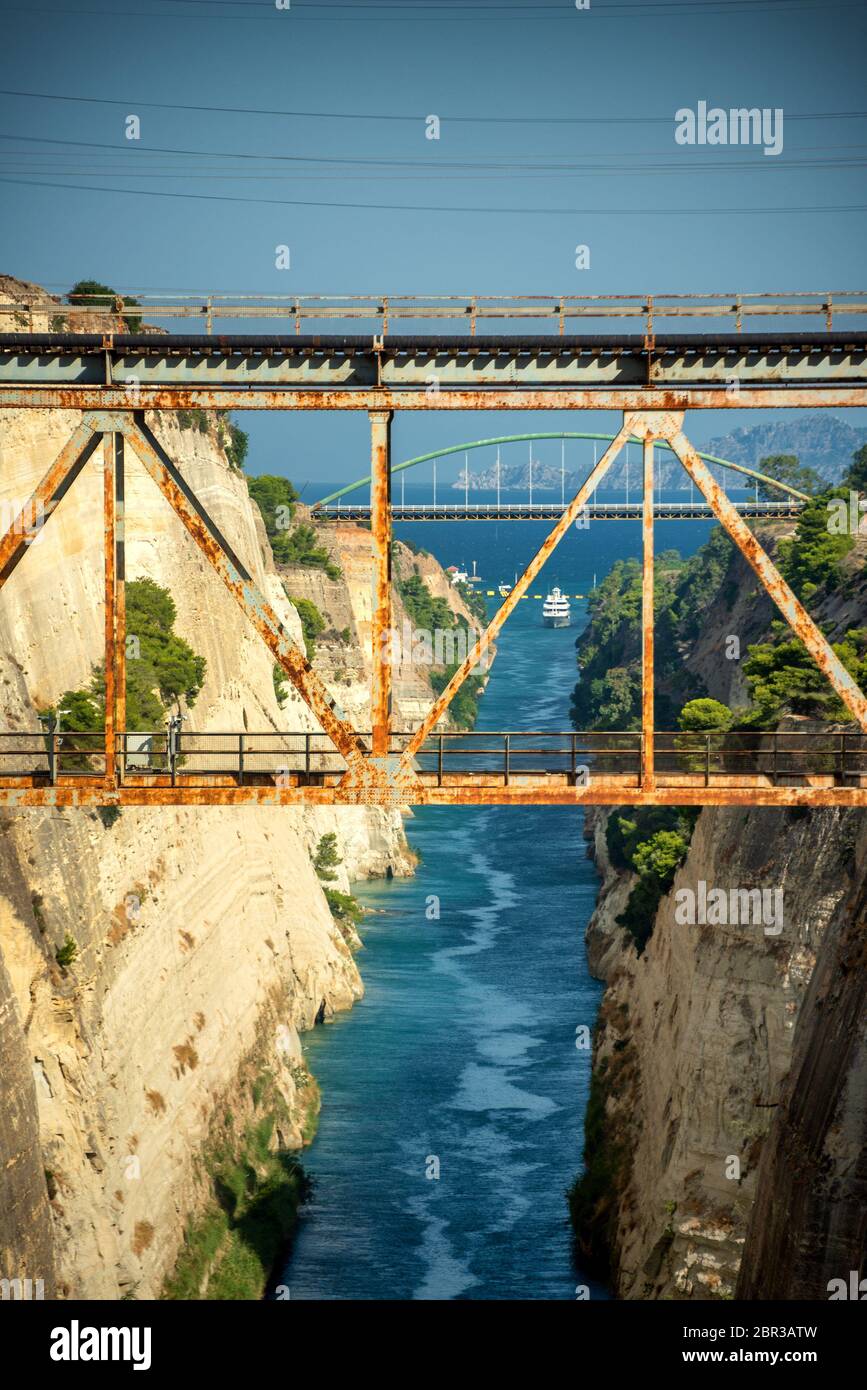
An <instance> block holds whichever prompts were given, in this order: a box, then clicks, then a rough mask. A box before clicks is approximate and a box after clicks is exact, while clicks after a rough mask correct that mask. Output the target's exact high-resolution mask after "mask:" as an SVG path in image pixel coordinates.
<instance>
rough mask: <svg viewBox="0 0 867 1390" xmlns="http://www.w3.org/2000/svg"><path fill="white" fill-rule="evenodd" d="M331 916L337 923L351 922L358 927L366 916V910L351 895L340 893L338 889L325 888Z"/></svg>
mask: <svg viewBox="0 0 867 1390" xmlns="http://www.w3.org/2000/svg"><path fill="white" fill-rule="evenodd" d="M322 891H323V893H324V894H325V899H326V901H327V903H328V906H329V907H330V909H331V915H332V917H333V918H334V919H335V920H336V921H337V922H351V923H352V925H353V926H356V925H357V924H358V923H359V922H360V921H361V919H362V917H363V916H364V908H363V907H362V906H361V903H360V902H359V901H358V899H357V898H353V897H352V895H351V893H340V892H338V890H337V889H336V888H323V890H322Z"/></svg>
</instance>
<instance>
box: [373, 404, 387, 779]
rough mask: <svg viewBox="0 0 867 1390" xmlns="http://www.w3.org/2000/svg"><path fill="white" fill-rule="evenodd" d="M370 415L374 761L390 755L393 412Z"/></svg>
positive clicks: (374, 412)
mask: <svg viewBox="0 0 867 1390" xmlns="http://www.w3.org/2000/svg"><path fill="white" fill-rule="evenodd" d="M369 414H370V463H371V467H370V474H371V482H370V529H371V540H372V551H373V587H374V594H373V621H372V624H371V642H372V653H371V655H372V661H373V664H372V668H371V669H372V673H373V676H372V686H371V692H370V713H371V720H372V724H371V727H372V730H373V741H372V746H371V752H372V754H373V756H374V757H375V758H384V757H387V755H388V750H389V735H390V724H391V674H392V672H391V663H392V657H393V652H392V646H393V642H392V634H391V627H392V613H391V419H392V412H391V411H390V410H371V411H370V412H369Z"/></svg>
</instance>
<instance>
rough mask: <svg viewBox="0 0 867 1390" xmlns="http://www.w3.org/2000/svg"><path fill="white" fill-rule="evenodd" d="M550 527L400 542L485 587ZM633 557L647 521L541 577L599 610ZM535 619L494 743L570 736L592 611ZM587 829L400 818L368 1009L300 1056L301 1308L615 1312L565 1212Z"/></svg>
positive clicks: (588, 903)
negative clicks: (539, 1307)
mask: <svg viewBox="0 0 867 1390" xmlns="http://www.w3.org/2000/svg"><path fill="white" fill-rule="evenodd" d="M407 500H409V498H408V499H407ZM547 529H548V527H546V526H545V525H544V524H539V525H537V524H536V523H505V524H502V525H496V524H492V523H488V522H484V523H473V524H470V523H460V524H450V523H435V524H434V525H429V526H427V527H424V526H421V525H414V526H402V527H400V528H399V532H398V534H399V535H400V536H401V538H404V539H406V538H409V539H412V540H413V541H414V542H415V543H416V544H418V545H422V546H425V547H426V548H427V549H432V550H434V552H435V553H436V555H437V558H438V559H439V560H440V561H441V562H442V563H443V564H450V563H457V564H461V565H463V564H464V563H466V564H467V566H468V567H471V561H472V560H473V559H476V561H477V564H478V569H479V572H480V573H481V574H482V575H483V576H484V578H485V580H489V581H490V583H489V584H486V586H485V587H493V586H494V584H495V582H498V581H500V580H502V579H509V580H510V579H511V578H512V574H513V572H514V570H515V569H516V568H517V569H519V570H520V569H521V568H523V565H524V564H525V563H526V560H527V559H528V558H529V556H530V555H531V554H532V552H533V550H534V549H535V548H536V546H537V545H538V543H539V542H540V541H541V540H542V538H543V536H544V534H545V533H546V532H547ZM657 530H658V537H657V546H658V548H659V549H660V550H661V549H664V548H665V547H666V546H671V545H675V544H676V545H678V546H679V548H680V549H681V551H682V552H683V553H691V552H692V551H693V550H694V549H695V548H696V547H697V545H699V544H700V543H701V541H702V540H704V539H705V538H706V536H707V534H708V531H709V526H708V524H706V523H684V524H682V525H678V524H676V523H665V524H660V525H659V527H658V528H657ZM639 546H640V529H639V527H637V526H636V525H631V524H630V523H628V522H624V523H616V522H605V523H597V524H596V525H595V526H592V527H591V528H590V529H589V530H588V531H584V532H575V531H573V532H571V533H570V534H569V536H567V538H566V539H565V540H564V541H563V543H562V545H561V547H560V549H559V550H558V552H557V554H556V557H555V559H554V560H552V561H551V562H550V564H549V567H548V569H547V570H546V571H545V573H544V576H543V577H544V579H545V581H546V583H551V584H553V583H559V584H561V586H562V587H563V588H564V589H566V590H567V591H569V592H573V593H574V592H581V593H586V592H587V590H588V589H589V587H590V585H591V584H592V577H593V572H594V571H596V572H597V573H598V576H599V578H600V580H601V578H602V577H603V575H604V574H605V573H606V572H607V570H608V569H609V568H610V566H611V564H612V563H613V560H614V559H616V558H618V557H619V556H622V555H626V554H638V553H639V552H638V547H639ZM533 589H534V590H535V591H537V592H539V591H541V592H544V586H542V587H541V588H540V585H539V584H536V585H534V586H533ZM540 610H541V604H539V603H536V602H534V601H532V600H531V601H528V602H526V603H522V604H519V605H518V610H517V612H516V613H515V615H514V617H513V618H510V619H509V622H508V623H507V624H506V626H505V628H504V630H503V634H502V636H501V639H500V643H499V654H498V657H497V660H496V662H495V663H494V666H493V670H492V676H491V680H490V683H489V685H488V689H487V691H486V693H485V695H484V696H483V698H482V700H481V703H480V719H479V724H478V727H479V728H480V729H486V728H488V729H503V728H511V729H519V728H522V727H524V728H536V729H557V730H562V729H568V727H569V718H568V711H569V693H570V690H571V688H572V686H573V685H574V683H575V678H576V668H575V651H574V642H575V637H576V635H577V632H578V631H579V630H580V628H581V627H582V626H583V625H584V623H585V621H586V604H585V603H584V602H580V601H576V600H574V599H573V616H574V619H575V627H573V628H572V629H571V630H570V629H546V628H543V627H541V625H540V617H541V613H540ZM582 826H583V818H582V814H581V813H580V811H576V810H572V809H569V808H564V807H524V808H517V807H487V808H486V807H426V808H422V809H421V810H419V811H418V812H417V813H416V814H415V815H414V816H413V817H412V818H411V819H410V820H408V822H407V834H408V837H409V840H410V842H411V844H412V845H413V846H414V848H415V849H417V850H418V851H419V853H420V855H421V863H420V865H419V869H418V872H417V874H416V876H415V877H414V878H413V879H410V880H394V881H390V882H385V883H374V884H367V885H364V886H362V887H360V888H359V889H358V896H359V897H360V898H361V899H362V900H363V901H364V903H365V905H366V906H368V907H369V908H372V909H374V913H373V915H371V916H370V917H368V918H367V919H366V921H365V923H364V926H363V933H362V934H363V937H364V943H365V949H364V950H363V951H361V952H360V953H359V956H358V963H359V967H360V969H361V972H362V975H363V977H364V983H365V989H366V994H365V998H364V999H363V1001H361V1002H360V1003H359V1004H357V1005H356V1007H355V1008H354V1009H353V1010H352V1011H351V1012H350V1013H348V1014H344V1015H341V1016H340V1017H339V1018H338V1019H337V1020H336V1021H334V1022H333V1023H330V1024H328V1025H326V1026H324V1027H322V1028H318V1029H316V1030H315V1031H314V1032H313V1033H312V1034H309V1035H307V1037H306V1039H305V1052H306V1054H307V1057H308V1060H309V1064H310V1067H311V1069H312V1071H313V1072H314V1074H315V1075H316V1077H317V1078H318V1080H319V1082H320V1085H321V1087H322V1095H323V1105H322V1114H321V1118H320V1124H319V1130H318V1133H317V1136H316V1139H315V1141H314V1143H313V1144H312V1145H311V1147H310V1148H309V1149H308V1150H307V1151H306V1152H305V1157H304V1164H305V1167H306V1168H307V1170H308V1172H309V1173H310V1174H311V1176H312V1178H313V1181H314V1193H313V1198H312V1200H311V1202H310V1203H309V1204H308V1205H307V1207H306V1208H305V1209H304V1211H303V1215H302V1217H301V1220H300V1224H299V1229H298V1236H297V1239H296V1241H295V1245H294V1249H293V1251H292V1254H291V1257H290V1258H289V1261H288V1265H287V1267H286V1269H285V1272H284V1274H283V1276H282V1279H283V1282H284V1283H285V1284H286V1285H288V1287H289V1289H290V1294H291V1297H292V1298H300V1299H314V1298H337V1299H346V1298H351V1299H408V1298H416V1299H454V1298H469V1299H542V1298H545V1299H569V1298H574V1297H575V1286H576V1284H578V1283H586V1284H589V1285H590V1289H591V1296H592V1297H596V1298H604V1297H606V1291H605V1290H604V1288H602V1287H600V1286H599V1285H598V1284H594V1283H593V1281H592V1280H589V1279H588V1278H586V1276H584V1275H583V1274H582V1272H581V1270H580V1268H578V1267H577V1266H576V1265H575V1263H574V1258H573V1248H572V1241H571V1236H570V1230H569V1226H568V1221H567V1211H566V1203H565V1191H566V1188H567V1187H568V1185H569V1184H570V1183H571V1181H572V1179H573V1178H574V1176H575V1174H576V1172H577V1171H578V1169H579V1167H580V1163H581V1152H582V1147H583V1117H584V1109H585V1106H586V1102H587V1093H588V1086H589V1074H590V1057H589V1054H588V1052H586V1051H579V1050H577V1049H576V1046H575V1033H576V1029H577V1028H578V1027H579V1026H580V1025H582V1024H586V1025H588V1026H592V1024H593V1022H594V1019H595V1016H596V1011H597V1008H598V1004H599V998H600V995H601V985H599V984H598V983H597V982H596V981H594V980H592V979H591V978H590V976H589V974H588V971H587V965H586V959H585V952H584V941H583V933H584V928H585V925H586V923H587V920H588V918H589V916H590V914H591V912H592V910H593V905H594V901H595V896H596V890H597V878H596V874H595V870H594V869H593V866H592V864H591V863H590V862H589V861H588V859H587V858H586V846H585V842H584V840H583V837H582ZM437 910H438V911H439V916H438V917H435V916H433V915H431V914H433V913H434V912H436V911H437ZM437 1172H438V1176H435V1174H436V1173H437Z"/></svg>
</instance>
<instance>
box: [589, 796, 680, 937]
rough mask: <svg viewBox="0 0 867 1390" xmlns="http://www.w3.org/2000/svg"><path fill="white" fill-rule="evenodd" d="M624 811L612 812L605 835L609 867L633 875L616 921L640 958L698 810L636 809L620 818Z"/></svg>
mask: <svg viewBox="0 0 867 1390" xmlns="http://www.w3.org/2000/svg"><path fill="white" fill-rule="evenodd" d="M625 809H626V808H625V807H624V808H621V807H617V808H616V809H615V810H614V811H613V812H612V814H611V815H610V816H609V818H608V823H607V826H606V831H605V836H606V843H607V846H608V855H609V858H610V860H611V863H612V864H613V865H614V867H615V868H618V869H626V870H631V871H632V872H633V873H635V874H637V875H638V879H637V881H636V883H635V884H634V886H633V888H632V891H631V892H630V894H629V899H628V901H627V903H626V907H625V908H624V910H623V912H621V913H620V914H619V916H618V917H617V919H616V920H617V924H618V926H621V927H625V928H626V930H627V931H628V932H629V935H630V936H631V937H632V940H633V941H634V943H635V948H636V950H637V952H638V954H639V955H641V953H642V951H643V950H644V947H645V946H646V944H647V942H648V941H649V939H650V935H651V932H652V931H653V922H654V918H655V916H656V909H657V907H658V906H659V904H660V901H661V900H662V898H663V897H664V895H665V894H666V893H667V892H668V890H669V888H670V887H671V885H672V883H673V881H674V875H675V874H676V872H677V869H678V866H679V865H680V864H682V863H683V860H684V859H685V858H686V852H687V850H688V849H689V842H690V840H691V838H692V832H693V829H694V827H695V823H696V820H697V819H698V807H695V806H686V807H677V806H641V807H634V808H633V809H632V810H631V813H630V814H629V815H628V816H627V815H622V814H621V810H625Z"/></svg>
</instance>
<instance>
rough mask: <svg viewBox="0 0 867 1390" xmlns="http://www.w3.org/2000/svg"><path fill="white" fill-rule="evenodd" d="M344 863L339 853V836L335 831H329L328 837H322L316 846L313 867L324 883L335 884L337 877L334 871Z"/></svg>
mask: <svg viewBox="0 0 867 1390" xmlns="http://www.w3.org/2000/svg"><path fill="white" fill-rule="evenodd" d="M342 863H343V860H342V859H341V857H340V855H339V854H338V853H337V836H336V835H335V834H334V832H333V831H329V832H328V834H327V835H323V836H322V838H321V839H320V841H319V844H318V845H317V846H316V854H315V855H314V858H313V867H314V869H315V870H316V872H317V874H318V875H319V877H320V878H321V879H322V881H323V883H333V882H334V880H335V879H336V878H337V875H336V874H335V873H333V872H332V870H333V869H336V868H338V866H339V865H340V864H342Z"/></svg>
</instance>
